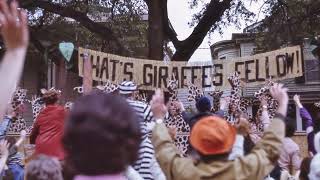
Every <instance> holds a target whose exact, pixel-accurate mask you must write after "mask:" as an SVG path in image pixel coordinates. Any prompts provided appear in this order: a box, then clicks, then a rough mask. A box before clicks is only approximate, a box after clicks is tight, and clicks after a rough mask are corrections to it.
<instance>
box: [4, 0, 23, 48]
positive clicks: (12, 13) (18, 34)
mask: <svg viewBox="0 0 320 180" xmlns="http://www.w3.org/2000/svg"><path fill="white" fill-rule="evenodd" d="M0 25H1V26H0V27H1V35H2V37H3V40H4V44H5V46H6V48H7V50H8V51H10V50H14V49H20V48H23V49H26V48H27V46H28V43H29V32H28V18H27V13H26V12H25V11H24V10H20V9H19V8H18V3H17V2H16V1H12V2H11V3H10V7H9V6H8V5H7V1H5V0H1V1H0Z"/></svg>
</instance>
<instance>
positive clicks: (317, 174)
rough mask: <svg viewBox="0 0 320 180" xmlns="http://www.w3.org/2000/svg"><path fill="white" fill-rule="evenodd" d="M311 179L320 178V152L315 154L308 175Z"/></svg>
mask: <svg viewBox="0 0 320 180" xmlns="http://www.w3.org/2000/svg"><path fill="white" fill-rule="evenodd" d="M308 177H309V179H310V180H319V179H320V154H319V153H318V154H317V155H315V156H314V157H313V159H312V161H311V164H310V172H309V175H308Z"/></svg>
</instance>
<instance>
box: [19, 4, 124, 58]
mask: <svg viewBox="0 0 320 180" xmlns="http://www.w3.org/2000/svg"><path fill="white" fill-rule="evenodd" d="M23 5H28V6H27V7H28V8H30V6H31V5H32V6H33V7H38V8H41V9H44V10H45V11H49V12H51V13H55V14H58V15H60V16H63V17H68V18H72V19H74V20H76V21H77V22H79V23H80V24H81V25H82V26H84V27H86V28H87V29H88V30H89V31H91V32H93V33H96V34H98V35H99V36H100V37H101V38H103V39H105V40H110V41H113V42H115V45H116V53H119V54H121V55H128V54H129V51H128V50H127V49H126V48H125V47H124V46H123V45H122V44H121V42H120V41H119V39H118V38H117V36H116V35H115V33H114V32H113V31H112V30H111V29H110V28H108V27H106V26H104V25H102V24H100V23H97V22H94V21H92V20H91V19H90V18H89V17H88V16H87V14H85V13H82V12H79V11H76V10H74V9H73V8H71V7H64V6H61V5H58V4H54V3H51V2H48V1H45V0H36V1H33V2H32V4H30V3H22V7H24V6H23Z"/></svg>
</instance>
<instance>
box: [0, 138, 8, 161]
mask: <svg viewBox="0 0 320 180" xmlns="http://www.w3.org/2000/svg"><path fill="white" fill-rule="evenodd" d="M9 146H10V144H9V143H8V142H7V141H6V140H1V141H0V154H1V157H8V156H9Z"/></svg>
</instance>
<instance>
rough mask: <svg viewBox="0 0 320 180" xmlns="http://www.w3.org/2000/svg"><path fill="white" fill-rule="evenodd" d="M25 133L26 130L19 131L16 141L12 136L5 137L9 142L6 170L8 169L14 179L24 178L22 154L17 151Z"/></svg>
mask: <svg viewBox="0 0 320 180" xmlns="http://www.w3.org/2000/svg"><path fill="white" fill-rule="evenodd" d="M26 134H27V133H26V131H21V134H20V138H19V139H18V141H16V139H15V138H14V137H7V138H6V139H7V141H8V142H9V144H10V145H9V157H8V160H7V166H8V171H10V174H12V176H13V179H14V180H23V179H24V164H23V155H22V154H21V153H20V152H19V151H18V148H19V146H20V145H21V144H22V143H23V141H24V140H25V139H26ZM8 171H7V173H8ZM7 173H6V174H7Z"/></svg>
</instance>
